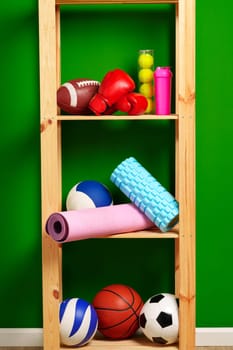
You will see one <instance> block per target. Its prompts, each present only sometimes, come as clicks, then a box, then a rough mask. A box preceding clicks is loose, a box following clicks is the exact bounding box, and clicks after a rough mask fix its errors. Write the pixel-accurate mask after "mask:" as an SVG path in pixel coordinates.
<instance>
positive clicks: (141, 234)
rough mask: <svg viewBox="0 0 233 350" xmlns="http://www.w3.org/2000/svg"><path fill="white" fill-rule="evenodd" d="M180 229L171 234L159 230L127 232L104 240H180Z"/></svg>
mask: <svg viewBox="0 0 233 350" xmlns="http://www.w3.org/2000/svg"><path fill="white" fill-rule="evenodd" d="M178 237H179V234H178V229H173V230H171V231H169V232H166V233H164V232H161V231H160V230H158V229H151V230H144V231H136V232H127V233H119V234H115V235H111V236H107V237H103V238H136V239H137V238H159V239H160V238H161V239H165V238H178Z"/></svg>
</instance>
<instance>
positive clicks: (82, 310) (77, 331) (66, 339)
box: [59, 298, 98, 346]
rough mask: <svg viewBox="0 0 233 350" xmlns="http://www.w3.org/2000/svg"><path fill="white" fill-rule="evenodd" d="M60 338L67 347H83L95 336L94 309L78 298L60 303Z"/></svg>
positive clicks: (96, 323)
mask: <svg viewBox="0 0 233 350" xmlns="http://www.w3.org/2000/svg"><path fill="white" fill-rule="evenodd" d="M59 320H60V338H61V343H62V344H63V345H67V346H83V345H85V344H87V343H88V342H89V341H90V340H91V339H92V338H93V337H94V335H95V333H96V331H97V327H98V317H97V314H96V311H95V309H94V307H93V306H92V305H91V304H90V303H88V302H87V301H85V300H83V299H80V298H71V299H66V300H64V301H63V302H61V303H60V309H59Z"/></svg>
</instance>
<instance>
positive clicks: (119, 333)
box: [92, 284, 143, 339]
mask: <svg viewBox="0 0 233 350" xmlns="http://www.w3.org/2000/svg"><path fill="white" fill-rule="evenodd" d="M92 304H93V306H94V308H95V310H96V313H97V315H98V321H99V326H98V330H99V331H100V333H102V334H103V335H104V336H105V337H107V338H111V339H125V338H129V337H131V336H132V335H133V334H134V333H135V332H136V330H137V329H138V328H139V314H140V311H141V309H142V306H143V301H142V298H141V297H140V295H139V294H138V293H137V292H136V291H135V290H134V289H133V288H131V287H129V286H126V285H123V284H111V285H110V286H107V287H104V288H103V289H101V290H100V291H99V292H98V293H97V294H96V296H95V297H94V299H93V302H92Z"/></svg>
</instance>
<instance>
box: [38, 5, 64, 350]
mask: <svg viewBox="0 0 233 350" xmlns="http://www.w3.org/2000/svg"><path fill="white" fill-rule="evenodd" d="M57 18H58V16H57V11H56V7H55V1H52V0H39V44H40V103H41V104H40V125H41V196H42V262H43V263H42V264H43V265H42V272H43V322H44V324H43V326H44V349H45V350H57V349H59V348H60V341H59V318H58V310H59V301H60V299H61V297H62V296H61V294H62V287H61V247H59V245H58V244H57V243H55V242H54V241H53V240H52V239H51V238H50V237H49V236H48V235H47V233H46V231H45V223H46V220H47V218H48V216H49V215H50V214H51V213H52V212H54V211H59V210H60V209H61V175H60V174H61V166H60V163H61V154H60V142H59V141H60V122H58V121H57V120H56V115H57V103H56V91H57V81H58V79H57V74H58V66H57V55H58V52H57V38H56V19H57Z"/></svg>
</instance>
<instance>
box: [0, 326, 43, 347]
mask: <svg viewBox="0 0 233 350" xmlns="http://www.w3.org/2000/svg"><path fill="white" fill-rule="evenodd" d="M0 346H43V329H42V328H0Z"/></svg>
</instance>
